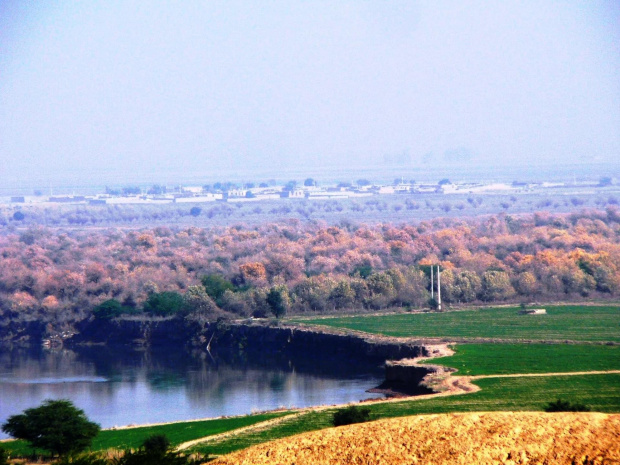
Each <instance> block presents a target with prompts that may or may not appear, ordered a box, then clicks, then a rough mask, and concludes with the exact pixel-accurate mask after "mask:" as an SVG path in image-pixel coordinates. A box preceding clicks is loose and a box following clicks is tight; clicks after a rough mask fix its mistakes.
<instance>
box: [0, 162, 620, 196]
mask: <svg viewBox="0 0 620 465" xmlns="http://www.w3.org/2000/svg"><path fill="white" fill-rule="evenodd" d="M400 177H402V178H403V179H406V180H408V181H410V180H415V181H417V182H424V183H436V182H438V181H439V180H441V179H444V178H448V179H450V180H451V181H452V182H503V183H510V182H513V181H520V182H542V181H549V182H574V181H577V182H583V181H589V182H592V181H597V180H598V179H600V178H601V177H610V178H612V179H618V178H620V166H618V165H617V164H615V163H609V162H607V163H596V164H592V163H587V164H586V163H575V164H567V165H560V166H557V165H553V164H537V165H531V166H500V167H495V169H489V167H485V169H482V167H479V166H467V167H465V166H461V165H452V166H449V165H445V164H439V165H437V166H411V165H409V166H402V165H401V166H397V165H386V166H383V167H381V168H377V167H364V168H358V169H343V168H340V167H333V166H332V167H330V166H324V167H322V168H312V169H304V168H302V167H299V168H295V169H288V170H287V169H282V168H280V169H278V168H272V167H264V168H262V169H251V168H245V169H244V168H241V167H240V168H238V169H230V170H218V171H217V172H214V171H209V170H204V171H203V172H199V171H192V172H181V171H179V172H176V173H175V172H170V171H165V170H162V171H161V172H155V171H153V172H152V173H150V174H145V173H140V174H139V175H136V174H133V173H115V172H93V173H83V172H80V173H75V174H73V175H72V173H71V172H70V171H65V172H63V173H56V174H55V176H52V175H50V176H48V177H41V178H39V179H37V178H32V179H28V178H27V177H23V178H20V179H13V180H10V181H9V182H6V183H5V184H4V185H2V186H0V196H8V195H33V194H34V193H35V191H40V192H42V193H43V194H44V195H50V193H52V194H53V193H55V194H69V193H76V194H77V193H93V192H99V191H102V190H103V189H105V187H106V186H107V187H110V188H120V187H129V186H140V187H148V186H152V185H154V184H160V185H165V186H174V185H182V186H202V185H205V184H213V183H215V182H232V183H250V182H252V183H255V184H258V183H261V182H269V181H275V182H276V184H277V185H284V184H286V183H287V182H288V181H291V180H295V181H297V182H303V181H304V180H305V179H306V178H313V179H314V180H316V181H317V182H318V184H319V185H333V184H337V183H339V182H355V181H357V180H358V179H368V180H369V181H371V182H372V183H392V181H393V180H394V179H396V178H400Z"/></svg>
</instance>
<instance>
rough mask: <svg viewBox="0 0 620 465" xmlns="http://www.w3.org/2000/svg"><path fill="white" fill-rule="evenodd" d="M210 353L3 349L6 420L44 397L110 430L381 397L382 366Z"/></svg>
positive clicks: (0, 416) (2, 417)
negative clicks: (74, 408)
mask: <svg viewBox="0 0 620 465" xmlns="http://www.w3.org/2000/svg"><path fill="white" fill-rule="evenodd" d="M204 355H206V354H203V356H202V357H194V356H191V355H189V354H187V353H185V352H182V351H179V350H159V351H132V350H116V351H113V350H110V349H106V348H101V347H97V348H89V349H85V350H80V351H79V352H75V351H71V350H58V351H48V350H36V351H25V350H13V351H2V352H1V353H0V423H4V422H5V421H6V419H7V418H8V417H9V416H10V415H14V414H18V413H21V412H22V411H23V410H24V409H26V408H30V407H36V406H38V405H39V404H40V403H41V402H42V401H43V400H45V399H69V400H71V401H72V402H73V403H74V404H75V405H76V406H77V407H79V408H81V409H83V410H84V411H85V412H86V415H87V416H88V418H89V419H91V420H92V421H95V422H97V423H99V424H100V425H101V427H102V428H109V427H113V426H123V425H130V424H146V423H159V422H170V421H179V420H190V419H197V418H210V417H219V416H230V415H242V414H248V413H252V412H257V411H264V410H273V409H277V408H281V407H286V408H288V407H308V406H313V405H327V404H340V403H346V402H351V401H358V400H361V399H368V398H376V397H381V396H380V395H377V394H369V393H367V392H365V391H366V390H367V389H370V388H372V387H375V386H377V385H378V384H380V383H381V382H382V381H383V371H382V369H381V368H379V367H372V366H370V367H369V366H367V364H366V365H364V364H361V363H360V364H355V363H347V364H346V366H342V364H340V363H330V362H329V361H325V360H320V361H319V360H312V359H307V358H299V357H297V358H295V359H291V358H284V357H270V358H266V357H264V356H260V355H256V356H254V357H253V359H248V358H247V356H246V357H244V358H239V357H236V358H235V357H231V356H227V357H218V356H217V354H216V357H215V359H211V358H209V357H204ZM6 437H7V436H6V435H5V434H4V433H2V432H0V439H2V438H6Z"/></svg>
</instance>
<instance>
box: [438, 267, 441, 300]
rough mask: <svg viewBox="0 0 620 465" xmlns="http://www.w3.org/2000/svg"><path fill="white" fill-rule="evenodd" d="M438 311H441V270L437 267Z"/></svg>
mask: <svg viewBox="0 0 620 465" xmlns="http://www.w3.org/2000/svg"><path fill="white" fill-rule="evenodd" d="M437 310H439V311H441V270H440V269H439V265H437Z"/></svg>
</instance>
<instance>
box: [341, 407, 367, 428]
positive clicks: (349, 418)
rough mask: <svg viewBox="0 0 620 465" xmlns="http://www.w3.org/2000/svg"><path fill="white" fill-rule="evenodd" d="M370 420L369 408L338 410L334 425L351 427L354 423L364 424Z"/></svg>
mask: <svg viewBox="0 0 620 465" xmlns="http://www.w3.org/2000/svg"><path fill="white" fill-rule="evenodd" d="M368 420H370V409H369V408H368V407H356V406H355V405H351V406H350V407H347V408H344V409H340V410H337V411H336V412H335V413H334V418H333V419H332V423H333V425H334V426H343V425H351V424H353V423H364V422H366V421H368Z"/></svg>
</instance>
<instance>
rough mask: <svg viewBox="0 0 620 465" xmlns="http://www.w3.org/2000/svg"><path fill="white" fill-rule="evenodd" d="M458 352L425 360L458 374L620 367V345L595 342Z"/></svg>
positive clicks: (470, 347) (465, 347) (474, 347)
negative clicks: (455, 370)
mask: <svg viewBox="0 0 620 465" xmlns="http://www.w3.org/2000/svg"><path fill="white" fill-rule="evenodd" d="M455 352H456V353H455V354H454V355H453V356H450V357H442V358H434V359H431V360H427V361H426V362H425V363H430V364H439V365H444V366H449V367H452V368H456V369H457V370H458V373H457V374H458V375H494V374H522V373H569V372H577V371H605V370H620V346H617V345H613V346H606V345H598V344H597V345H595V344H457V345H456V347H455Z"/></svg>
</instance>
